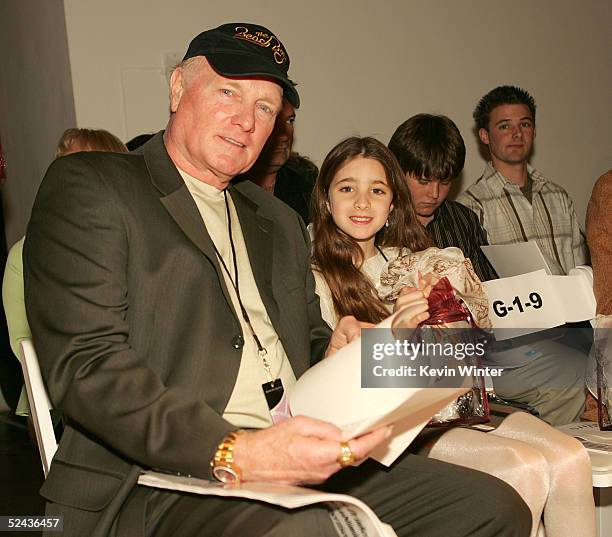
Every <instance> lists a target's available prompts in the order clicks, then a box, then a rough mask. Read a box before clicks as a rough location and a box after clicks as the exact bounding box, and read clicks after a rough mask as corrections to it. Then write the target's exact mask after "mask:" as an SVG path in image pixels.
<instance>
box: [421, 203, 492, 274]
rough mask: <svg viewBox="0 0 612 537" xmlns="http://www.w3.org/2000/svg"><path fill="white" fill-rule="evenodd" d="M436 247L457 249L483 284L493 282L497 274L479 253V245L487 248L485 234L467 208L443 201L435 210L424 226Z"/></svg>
mask: <svg viewBox="0 0 612 537" xmlns="http://www.w3.org/2000/svg"><path fill="white" fill-rule="evenodd" d="M425 229H426V230H427V231H428V232H429V235H430V236H431V238H432V239H433V241H434V244H435V245H436V246H437V247H438V248H448V247H449V246H456V247H457V248H459V249H460V250H461V251H462V252H463V255H464V256H465V257H467V258H468V259H469V260H470V261H471V262H472V265H473V266H474V270H475V271H476V274H477V275H478V277H479V278H480V279H481V280H482V281H486V280H494V279H496V278H497V273H496V272H495V270H494V269H493V267H492V266H491V263H489V261H488V259H487V258H486V257H485V255H484V254H483V253H482V250H481V249H480V246H486V245H487V244H489V243H488V242H487V234H486V233H485V230H484V229H482V226H481V225H480V223H479V222H478V217H477V216H476V214H475V213H474V212H473V211H470V210H469V209H468V208H467V207H464V206H463V205H461V204H459V203H457V202H455V201H449V200H445V201H444V202H443V203H442V205H440V207H438V208H437V209H436V212H435V213H434V217H433V220H432V221H431V222H429V224H427V226H425Z"/></svg>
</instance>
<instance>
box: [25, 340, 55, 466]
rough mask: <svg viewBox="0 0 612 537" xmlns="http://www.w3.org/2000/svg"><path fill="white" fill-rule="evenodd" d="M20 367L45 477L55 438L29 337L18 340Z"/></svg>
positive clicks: (44, 390) (52, 453) (47, 399)
mask: <svg viewBox="0 0 612 537" xmlns="http://www.w3.org/2000/svg"><path fill="white" fill-rule="evenodd" d="M19 346H20V349H21V369H22V370H23V378H24V381H25V386H26V392H27V394H28V400H29V402H30V413H31V415H32V421H33V423H34V430H35V431H36V441H37V442H38V451H39V453H40V460H41V462H42V467H43V472H44V474H45V477H46V476H47V474H48V473H49V468H50V467H51V460H52V459H53V455H55V452H56V451H57V440H56V438H55V432H54V431H53V421H52V420H51V408H52V407H51V402H50V401H49V396H48V395H47V389H46V388H45V383H44V381H43V378H42V374H41V372H40V366H39V365H38V357H37V356H36V351H35V350H34V345H32V341H31V340H30V339H23V340H21V341H20V342H19Z"/></svg>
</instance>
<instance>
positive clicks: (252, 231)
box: [228, 186, 280, 336]
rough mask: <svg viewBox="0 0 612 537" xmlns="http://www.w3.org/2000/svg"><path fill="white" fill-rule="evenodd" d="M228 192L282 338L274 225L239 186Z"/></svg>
mask: <svg viewBox="0 0 612 537" xmlns="http://www.w3.org/2000/svg"><path fill="white" fill-rule="evenodd" d="M228 192H229V194H230V195H231V197H232V201H233V202H234V206H235V207H236V213H237V214H238V219H239V220H240V227H241V229H242V235H243V237H244V242H245V244H246V249H247V253H248V255H249V261H250V263H251V270H252V271H253V276H254V278H255V283H256V284H257V288H258V289H259V294H260V296H261V300H262V302H263V303H264V306H265V308H266V311H267V312H268V316H269V317H270V320H271V321H272V325H273V326H274V328H275V329H276V332H277V333H278V334H279V336H280V332H279V327H280V316H279V309H278V304H277V302H276V300H275V298H274V293H273V292H272V270H271V265H272V259H273V254H274V242H273V236H274V233H273V230H274V223H273V222H272V220H270V219H268V218H265V217H264V216H261V215H260V214H257V210H258V205H257V204H256V203H254V202H253V201H251V200H250V199H249V198H248V197H247V196H245V194H243V193H242V192H240V190H238V189H237V188H236V187H234V186H230V187H229V188H228Z"/></svg>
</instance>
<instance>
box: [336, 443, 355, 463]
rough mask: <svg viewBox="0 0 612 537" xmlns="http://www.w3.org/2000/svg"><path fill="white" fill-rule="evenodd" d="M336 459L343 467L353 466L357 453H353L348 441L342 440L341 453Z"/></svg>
mask: <svg viewBox="0 0 612 537" xmlns="http://www.w3.org/2000/svg"><path fill="white" fill-rule="evenodd" d="M336 460H337V461H338V464H339V465H340V466H342V468H346V467H347V466H351V465H352V464H353V463H354V462H355V455H353V452H352V451H351V447H350V446H349V443H348V442H340V455H339V456H338V458H337V459H336Z"/></svg>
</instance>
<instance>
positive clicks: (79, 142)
mask: <svg viewBox="0 0 612 537" xmlns="http://www.w3.org/2000/svg"><path fill="white" fill-rule="evenodd" d="M79 151H108V152H113V153H127V152H128V149H127V147H126V146H125V145H124V144H123V142H122V141H121V140H119V138H117V137H116V136H115V135H114V134H111V133H110V132H108V131H105V130H103V129H77V128H73V129H67V130H65V131H64V133H63V134H62V136H61V137H60V139H59V141H58V143H57V148H56V151H55V158H59V157H63V156H66V155H69V154H71V153H77V152H79ZM24 240H25V237H22V238H21V239H20V240H18V241H17V242H16V243H15V244H14V245H13V247H12V248H11V250H10V251H9V254H8V258H7V261H6V267H5V269H4V279H3V281H2V302H3V304H4V311H5V313H6V322H7V325H8V331H9V339H10V343H11V349H12V351H13V353H14V354H15V356H17V357H18V358H20V350H19V342H20V341H21V340H22V339H31V338H32V333H31V332H30V325H29V324H28V319H27V317H26V309H25V300H24V292H23V259H22V253H23V243H24ZM15 414H17V415H18V416H28V415H29V414H30V405H29V404H28V399H27V395H26V392H25V389H23V388H22V390H21V396H20V397H19V402H18V403H17V409H16V410H15Z"/></svg>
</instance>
